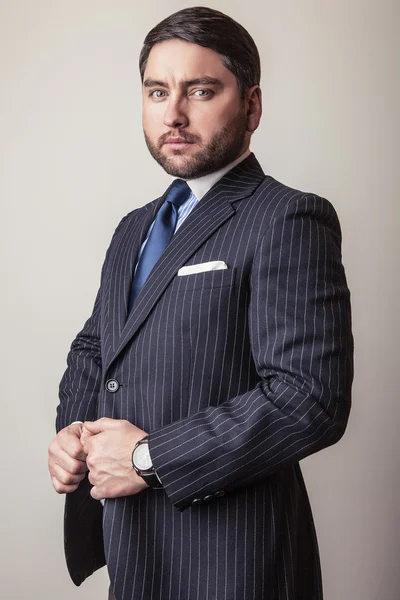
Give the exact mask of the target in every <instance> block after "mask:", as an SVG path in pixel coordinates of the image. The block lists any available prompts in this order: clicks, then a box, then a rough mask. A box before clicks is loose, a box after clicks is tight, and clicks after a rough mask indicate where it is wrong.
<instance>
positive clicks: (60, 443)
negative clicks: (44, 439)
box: [48, 423, 88, 494]
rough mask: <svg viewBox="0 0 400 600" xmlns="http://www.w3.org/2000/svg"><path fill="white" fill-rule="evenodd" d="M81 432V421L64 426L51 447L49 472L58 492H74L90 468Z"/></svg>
mask: <svg viewBox="0 0 400 600" xmlns="http://www.w3.org/2000/svg"><path fill="white" fill-rule="evenodd" d="M81 433H82V425H81V424H79V423H74V424H73V425H69V426H68V427H64V429H62V430H61V431H59V432H58V434H57V435H56V437H55V438H54V440H53V442H52V443H51V445H50V447H49V458H48V464H49V472H50V477H51V481H52V483H53V487H54V489H55V490H56V492H57V493H58V494H68V493H69V492H74V491H75V490H76V488H77V487H78V485H79V483H80V482H81V481H82V479H84V477H85V473H86V472H87V470H88V469H87V466H86V454H85V452H84V450H83V447H82V444H81Z"/></svg>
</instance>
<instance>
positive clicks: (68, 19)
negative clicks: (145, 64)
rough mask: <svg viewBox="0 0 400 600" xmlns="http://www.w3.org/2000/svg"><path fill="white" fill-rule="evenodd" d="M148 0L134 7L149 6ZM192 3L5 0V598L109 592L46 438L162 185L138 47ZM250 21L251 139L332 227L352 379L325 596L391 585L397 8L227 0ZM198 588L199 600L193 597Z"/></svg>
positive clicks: (387, 599)
mask: <svg viewBox="0 0 400 600" xmlns="http://www.w3.org/2000/svg"><path fill="white" fill-rule="evenodd" d="M143 6H144V8H143ZM185 6H187V4H182V3H181V2H178V1H172V0H170V1H164V2H162V1H161V0H155V1H154V2H153V3H151V2H146V3H142V4H140V6H139V4H138V3H135V2H132V1H130V2H128V1H127V0H113V1H112V2H111V0H109V1H106V0H37V1H36V2H34V1H31V0H0V44H1V47H0V66H1V94H0V106H1V121H0V152H1V161H0V175H1V180H0V198H1V223H2V226H1V245H2V252H1V256H2V259H3V261H2V272H1V279H2V286H1V302H2V304H3V306H2V309H1V312H0V314H1V316H2V319H3V321H2V324H1V331H2V343H1V363H0V364H1V368H2V375H1V394H2V404H1V405H2V415H3V418H2V427H1V433H0V445H1V448H0V456H1V460H2V465H1V493H0V498H1V499H0V515H1V517H0V522H1V531H0V544H1V556H0V570H1V578H0V581H1V589H0V596H1V598H4V599H6V600H14V599H15V600H25V599H26V600H32V599H39V598H40V599H46V600H47V599H49V600H56V599H57V600H73V599H74V598H77V599H79V598H81V599H84V598H86V599H88V600H89V599H96V600H97V599H99V600H100V599H101V598H105V596H106V591H105V590H106V585H107V584H106V582H107V576H106V572H105V570H104V569H103V570H102V571H101V572H100V573H97V574H96V575H95V576H93V577H91V578H90V580H88V581H87V582H86V583H85V584H84V585H83V586H82V587H81V588H75V587H74V586H73V584H72V583H71V581H70V580H69V577H68V575H67V572H66V568H65V565H64V558H63V548H62V513H63V497H59V496H57V495H56V494H55V493H54V492H53V491H52V488H51V485H50V480H49V477H48V474H47V464H46V460H47V458H46V453H47V446H48V444H49V443H50V441H51V439H52V437H53V435H54V430H53V428H54V415H55V407H56V404H57V387H58V382H59V379H60V377H61V375H62V373H63V370H64V368H65V357H66V353H67V350H68V347H69V344H70V342H71V340H72V338H73V336H74V335H75V333H76V332H77V331H78V329H79V328H80V327H81V325H82V324H83V321H84V320H85V319H86V317H87V316H88V315H89V312H90V310H91V306H92V303H93V300H94V296H95V292H96V290H97V286H98V282H99V273H100V267H101V264H102V260H103V256H104V253H105V250H106V248H107V246H108V243H109V240H110V237H111V235H112V232H113V230H114V228H115V226H116V225H117V223H118V222H119V220H120V218H121V217H122V216H123V215H124V214H126V213H127V212H128V211H130V210H131V209H132V208H134V207H135V206H140V205H141V204H144V203H146V202H148V201H150V200H152V199H153V198H154V197H156V196H157V195H159V194H160V193H161V192H162V191H163V190H164V188H165V186H166V183H167V181H168V178H167V176H166V175H165V174H164V173H163V172H162V171H161V169H160V168H159V167H158V166H157V165H156V164H155V163H153V161H152V159H151V158H150V156H149V155H148V153H147V150H146V148H145V144H144V141H143V139H142V132H141V124H140V83H139V75H138V69H137V59H138V54H139V51H140V47H141V43H142V41H143V39H144V36H145V34H146V33H147V31H148V30H149V29H150V28H151V27H152V26H153V25H155V24H156V23H157V22H158V21H160V20H161V19H162V18H163V17H165V16H167V15H168V14H170V13H172V12H174V11H175V10H178V9H180V8H183V7H185ZM212 6H213V7H214V8H218V9H221V10H223V11H225V12H227V13H228V14H230V15H231V16H232V17H234V18H236V19H237V20H239V21H240V22H241V23H242V24H243V25H244V26H245V27H247V28H248V30H249V31H250V32H251V33H252V35H253V37H254V39H255V41H256V43H257V44H258V47H259V50H260V54H261V57H262V63H263V78H262V87H263V90H264V117H263V121H262V125H261V127H260V129H259V131H258V132H257V133H256V135H255V136H254V140H253V145H252V149H253V150H254V151H255V152H256V154H257V157H258V159H259V160H260V162H261V163H262V165H263V166H264V169H265V170H266V171H267V172H268V173H270V174H271V175H273V176H274V177H276V178H278V179H280V180H282V181H284V182H285V183H287V184H289V185H291V186H294V187H298V188H301V189H303V190H309V191H314V192H316V193H319V194H321V195H324V196H326V197H327V198H329V199H330V200H331V201H332V202H333V204H334V205H335V207H336V209H337V211H338V213H339V217H340V219H341V223H342V229H343V236H344V243H343V257H344V263H345V266H346V269H347V276H348V280H349V284H350V287H351V290H352V303H353V321H354V336H355V342H356V378H355V384H354V408H353V412H352V415H351V420H350V423H349V427H348V430H347V433H346V435H345V437H344V439H343V440H342V441H341V442H340V443H339V444H338V445H337V446H334V447H333V448H330V449H328V450H326V451H324V452H321V453H320V454H318V455H316V456H314V457H312V458H309V459H307V460H306V461H305V462H304V465H303V466H304V471H305V476H306V480H307V482H308V488H309V492H310V496H311V502H312V505H313V509H314V515H315V520H316V525H317V530H318V535H319V541H320V549H321V555H322V566H323V575H324V582H325V592H326V599H327V600H397V599H398V598H399V597H400V576H399V571H400V569H399V564H398V563H399V556H400V542H399V540H400V524H399V505H400V492H399V483H398V468H397V467H398V458H397V457H398V455H399V451H400V441H399V412H398V409H397V405H398V392H397V390H398V385H397V380H398V376H399V372H400V369H399V361H398V339H399V318H398V310H399V309H398V296H399V277H398V272H399V267H398V262H399V243H398V228H399V216H400V215H399V208H398V188H399V175H398V168H399V165H398V162H399V139H400V131H399V120H398V118H399V116H398V107H399V106H400V94H399V79H398V68H399V67H398V63H399V45H398V30H399V4H398V1H397V0H393V1H390V0H381V1H378V0H376V1H373V0H352V1H350V0H334V1H333V0H302V1H299V0H286V1H283V0H279V1H278V0H275V1H274V0H247V1H246V2H235V1H233V0H230V1H229V2H228V0H221V1H215V2H213V3H212ZM188 600H190V599H188Z"/></svg>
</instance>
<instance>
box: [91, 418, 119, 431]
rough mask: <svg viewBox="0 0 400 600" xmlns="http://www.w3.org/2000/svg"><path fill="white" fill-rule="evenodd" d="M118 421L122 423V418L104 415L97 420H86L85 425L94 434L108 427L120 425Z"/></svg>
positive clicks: (112, 427)
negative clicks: (110, 417) (111, 417)
mask: <svg viewBox="0 0 400 600" xmlns="http://www.w3.org/2000/svg"><path fill="white" fill-rule="evenodd" d="M118 423H121V421H120V419H109V418H107V417H103V418H101V419H98V420H97V421H85V422H84V424H83V425H84V427H85V428H86V429H87V431H89V432H90V433H91V434H92V435H97V434H98V433H102V432H103V431H106V430H108V429H114V428H115V427H117V426H118Z"/></svg>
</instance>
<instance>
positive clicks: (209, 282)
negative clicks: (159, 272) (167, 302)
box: [171, 268, 236, 292]
mask: <svg viewBox="0 0 400 600" xmlns="http://www.w3.org/2000/svg"><path fill="white" fill-rule="evenodd" d="M235 282H236V268H233V269H217V270H215V271H204V272H202V273H193V274H191V275H177V276H176V277H175V279H174V280H173V282H172V284H171V292H189V291H192V290H210V289H218V288H222V287H232V286H234V285H235Z"/></svg>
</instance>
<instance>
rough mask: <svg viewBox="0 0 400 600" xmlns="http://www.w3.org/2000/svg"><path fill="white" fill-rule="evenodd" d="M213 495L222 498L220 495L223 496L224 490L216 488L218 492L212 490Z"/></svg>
mask: <svg viewBox="0 0 400 600" xmlns="http://www.w3.org/2000/svg"><path fill="white" fill-rule="evenodd" d="M214 496H215V497H216V498H222V496H225V492H224V490H218V492H214Z"/></svg>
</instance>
